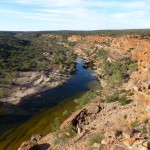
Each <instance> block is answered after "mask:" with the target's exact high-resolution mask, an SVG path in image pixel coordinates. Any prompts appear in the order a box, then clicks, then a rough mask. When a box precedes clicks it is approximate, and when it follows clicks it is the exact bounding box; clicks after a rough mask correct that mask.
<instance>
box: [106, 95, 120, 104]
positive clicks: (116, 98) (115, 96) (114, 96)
mask: <svg viewBox="0 0 150 150" xmlns="http://www.w3.org/2000/svg"><path fill="white" fill-rule="evenodd" d="M116 101H118V95H116V94H113V95H112V96H109V97H107V98H106V99H105V102H106V103H112V102H116Z"/></svg>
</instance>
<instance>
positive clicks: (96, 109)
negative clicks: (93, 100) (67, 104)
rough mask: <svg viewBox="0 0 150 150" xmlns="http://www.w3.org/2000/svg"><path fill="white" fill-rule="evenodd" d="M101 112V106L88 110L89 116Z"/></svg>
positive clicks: (91, 107) (94, 106)
mask: <svg viewBox="0 0 150 150" xmlns="http://www.w3.org/2000/svg"><path fill="white" fill-rule="evenodd" d="M100 111H101V107H100V106H99V105H91V106H89V107H88V108H87V112H88V114H97V113H99V112H100Z"/></svg>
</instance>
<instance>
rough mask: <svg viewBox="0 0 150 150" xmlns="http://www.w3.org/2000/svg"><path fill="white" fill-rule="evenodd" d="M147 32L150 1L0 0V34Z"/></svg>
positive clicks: (149, 25) (149, 26)
mask: <svg viewBox="0 0 150 150" xmlns="http://www.w3.org/2000/svg"><path fill="white" fill-rule="evenodd" d="M133 28H134V29H137V28H150V0H0V30H1V31H2V30H9V31H41V30H103V29H133Z"/></svg>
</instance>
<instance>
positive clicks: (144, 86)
mask: <svg viewBox="0 0 150 150" xmlns="http://www.w3.org/2000/svg"><path fill="white" fill-rule="evenodd" d="M74 38H75V37H74ZM73 40H74V39H73ZM76 40H77V37H76ZM103 44H104V45H103ZM93 47H98V48H101V47H104V48H105V49H107V50H108V51H109V53H110V55H111V56H112V58H113V59H119V58H123V57H127V56H131V58H132V60H135V61H137V64H138V71H137V72H136V73H134V74H132V75H131V79H130V80H129V84H128V86H130V85H131V86H130V89H134V90H135V99H136V100H138V102H139V103H140V105H141V106H144V107H143V108H144V109H145V108H147V107H149V106H150V39H148V38H145V39H144V38H141V37H140V36H129V35H125V36H121V37H116V38H114V37H101V36H94V35H91V36H86V37H84V38H83V39H82V40H81V41H80V43H79V44H78V47H77V50H78V51H77V52H80V51H79V50H83V49H86V50H89V51H92V49H93ZM81 53H82V52H81Z"/></svg>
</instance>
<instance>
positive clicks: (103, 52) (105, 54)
mask: <svg viewBox="0 0 150 150" xmlns="http://www.w3.org/2000/svg"><path fill="white" fill-rule="evenodd" d="M97 55H98V57H100V58H102V59H107V58H108V52H107V51H106V50H105V49H104V48H101V49H100V50H98V52H97Z"/></svg>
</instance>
